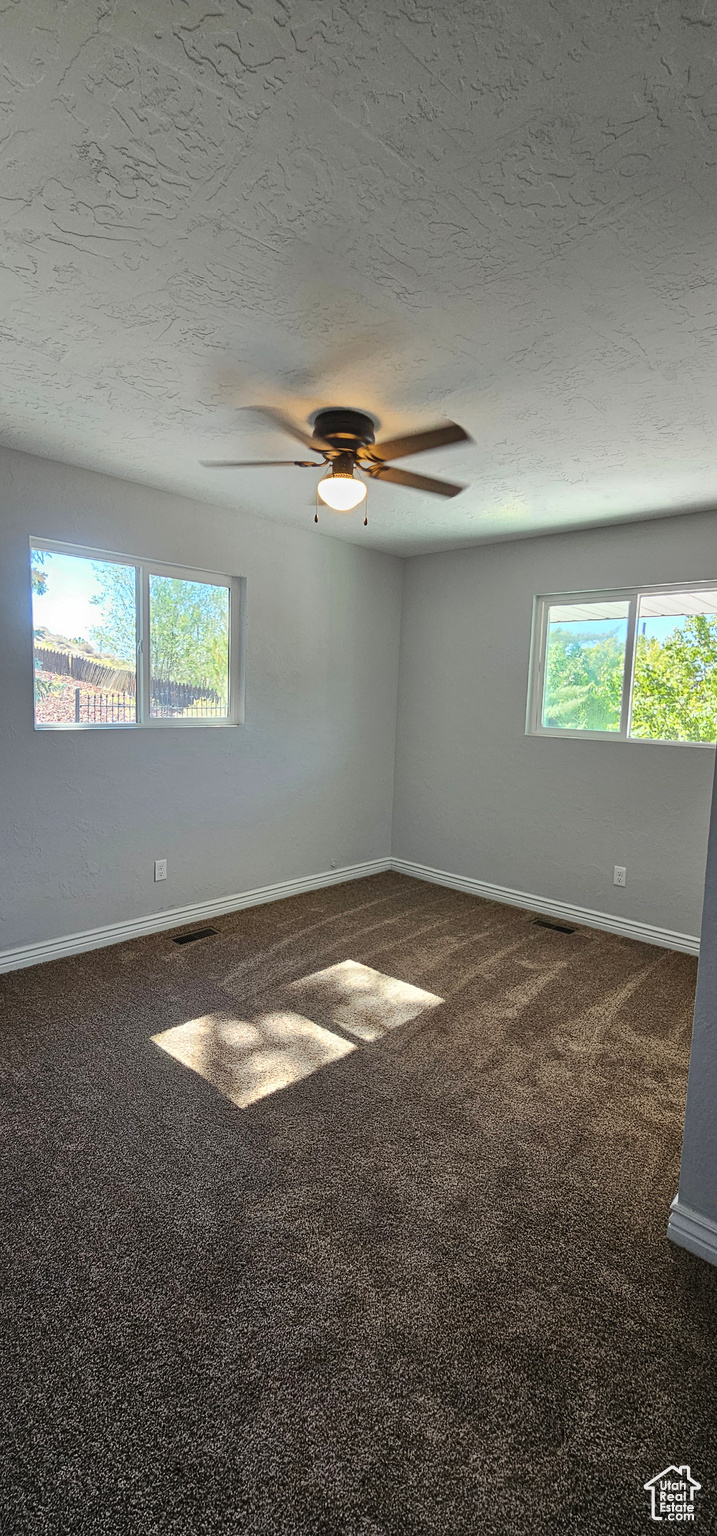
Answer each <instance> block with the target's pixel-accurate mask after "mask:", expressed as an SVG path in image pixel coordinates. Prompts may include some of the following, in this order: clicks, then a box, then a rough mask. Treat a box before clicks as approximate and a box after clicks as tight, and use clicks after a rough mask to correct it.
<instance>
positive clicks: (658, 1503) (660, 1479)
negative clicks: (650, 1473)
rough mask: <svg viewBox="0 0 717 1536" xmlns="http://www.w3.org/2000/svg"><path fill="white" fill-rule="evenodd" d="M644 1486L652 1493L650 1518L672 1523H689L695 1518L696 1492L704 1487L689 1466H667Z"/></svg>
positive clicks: (647, 1491)
mask: <svg viewBox="0 0 717 1536" xmlns="http://www.w3.org/2000/svg"><path fill="white" fill-rule="evenodd" d="M642 1486H643V1488H644V1489H645V1492H646V1493H649V1495H650V1519H651V1520H669V1521H670V1524H675V1525H677V1524H680V1525H683V1524H687V1523H688V1521H690V1520H694V1518H695V1494H696V1493H699V1490H700V1488H701V1487H702V1484H701V1483H698V1482H697V1481H696V1479H695V1478H694V1477H693V1476H692V1473H691V1472H690V1469H689V1467H665V1470H664V1472H656V1473H655V1476H654V1477H651V1478H650V1481H649V1482H648V1483H643V1485H642Z"/></svg>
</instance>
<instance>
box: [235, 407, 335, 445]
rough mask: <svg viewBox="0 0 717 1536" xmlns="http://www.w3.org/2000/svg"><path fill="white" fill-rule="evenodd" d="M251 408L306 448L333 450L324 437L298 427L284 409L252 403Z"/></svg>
mask: <svg viewBox="0 0 717 1536" xmlns="http://www.w3.org/2000/svg"><path fill="white" fill-rule="evenodd" d="M249 409H250V410H252V411H256V413H257V415H258V416H265V417H266V419H267V421H270V422H271V423H272V425H273V426H275V427H278V428H279V431H280V432H286V434H287V437H295V438H296V441H297V443H303V444H304V447H305V448H313V450H314V452H315V453H325V452H326V451H327V450H328V451H329V452H333V450H332V448H331V444H330V443H325V442H324V440H323V438H322V437H312V436H311V433H310V432H306V431H305V430H304V428H303V427H297V425H296V422H295V421H292V420H291V417H290V416H285V415H284V412H283V411H277V410H275V409H274V407H273V406H272V405H252V406H250V407H249Z"/></svg>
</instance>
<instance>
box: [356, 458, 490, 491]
mask: <svg viewBox="0 0 717 1536" xmlns="http://www.w3.org/2000/svg"><path fill="white" fill-rule="evenodd" d="M363 467H364V468H366V473H367V474H369V475H371V476H372V478H373V479H374V480H389V481H390V483H391V485H406V486H408V487H409V488H410V489H411V490H412V491H430V493H431V495H432V496H458V495H459V493H460V492H461V491H464V490H465V486H464V485H454V483H453V481H451V480H431V479H429V477H428V475H412V474H411V471H410V469H394V468H393V465H391V464H386V465H385V466H384V465H383V464H377V465H376V467H375V468H374V469H368V468H367V466H363Z"/></svg>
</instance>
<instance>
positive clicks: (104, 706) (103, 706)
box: [75, 688, 137, 725]
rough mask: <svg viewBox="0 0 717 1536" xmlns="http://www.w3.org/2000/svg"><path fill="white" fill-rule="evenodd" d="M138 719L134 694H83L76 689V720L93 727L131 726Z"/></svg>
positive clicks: (80, 690) (79, 689)
mask: <svg viewBox="0 0 717 1536" xmlns="http://www.w3.org/2000/svg"><path fill="white" fill-rule="evenodd" d="M136 719H137V700H136V699H135V696H134V694H133V693H83V691H82V689H81V688H76V689H75V720H76V721H78V722H83V721H86V722H88V723H89V724H91V725H129V724H131V722H132V721H134V720H136Z"/></svg>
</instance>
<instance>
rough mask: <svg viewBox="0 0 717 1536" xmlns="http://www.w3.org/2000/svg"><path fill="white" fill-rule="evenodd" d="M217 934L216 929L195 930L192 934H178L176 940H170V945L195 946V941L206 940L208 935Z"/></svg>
mask: <svg viewBox="0 0 717 1536" xmlns="http://www.w3.org/2000/svg"><path fill="white" fill-rule="evenodd" d="M218 932H219V929H218V928H195V930H194V933H180V935H179V938H178V939H172V943H173V944H196V942H197V939H208V938H209V936H210V934H212V933H218Z"/></svg>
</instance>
